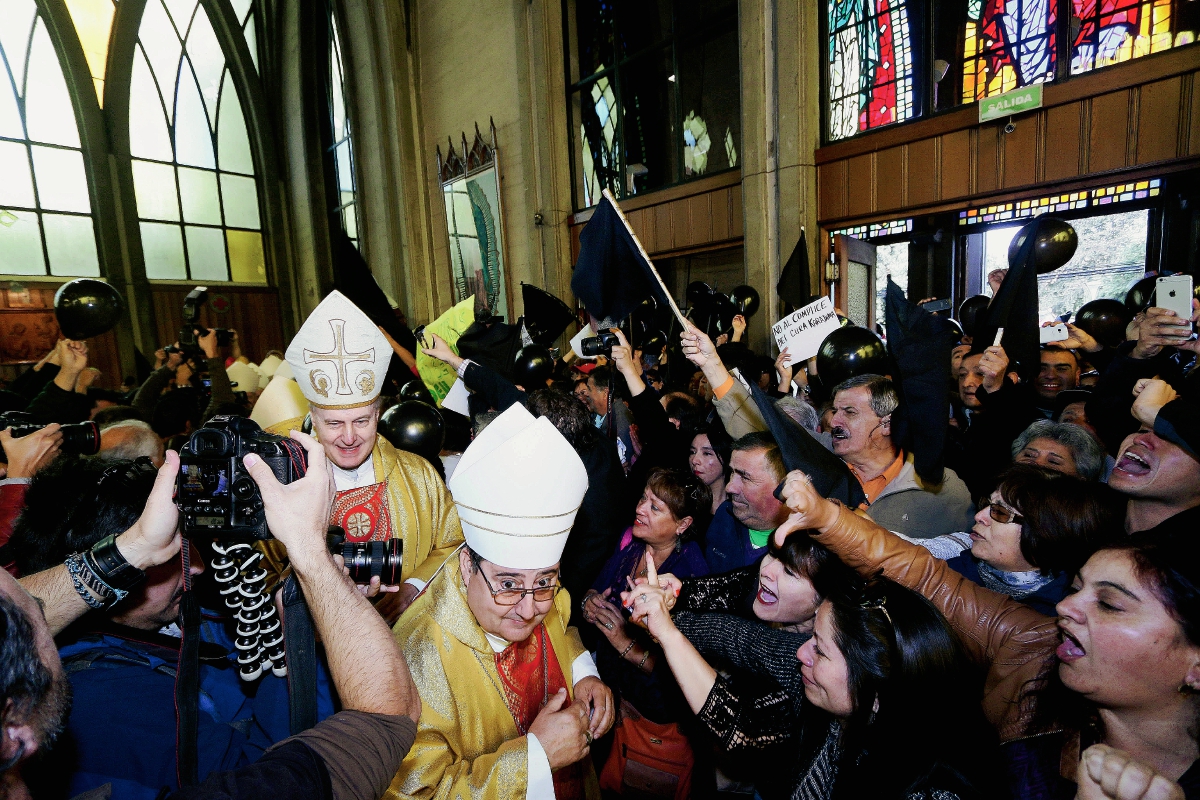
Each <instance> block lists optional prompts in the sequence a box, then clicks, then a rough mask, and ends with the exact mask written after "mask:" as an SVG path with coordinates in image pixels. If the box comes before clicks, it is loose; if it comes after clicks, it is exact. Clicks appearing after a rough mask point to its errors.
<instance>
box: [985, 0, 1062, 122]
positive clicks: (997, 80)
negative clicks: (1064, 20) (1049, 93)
mask: <svg viewBox="0 0 1200 800" xmlns="http://www.w3.org/2000/svg"><path fill="white" fill-rule="evenodd" d="M1056 6H1057V2H1056V0H968V3H967V25H966V31H965V34H964V45H963V89H962V99H963V102H964V103H972V102H974V101H976V100H979V99H981V98H984V97H989V96H991V95H994V94H1000V93H1001V92H1007V91H1009V90H1011V89H1016V88H1019V87H1021V86H1028V85H1030V84H1033V83H1041V82H1043V81H1049V80H1052V79H1053V78H1054V64H1055V55H1054V38H1055V20H1056V18H1057V8H1056Z"/></svg>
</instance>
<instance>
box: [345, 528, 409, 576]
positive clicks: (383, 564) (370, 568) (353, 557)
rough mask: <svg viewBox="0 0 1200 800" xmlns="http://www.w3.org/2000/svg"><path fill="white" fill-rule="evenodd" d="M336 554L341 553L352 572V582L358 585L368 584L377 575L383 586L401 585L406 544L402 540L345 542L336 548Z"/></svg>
mask: <svg viewBox="0 0 1200 800" xmlns="http://www.w3.org/2000/svg"><path fill="white" fill-rule="evenodd" d="M334 552H335V553H341V556H342V559H343V560H344V561H345V563H346V568H347V569H348V570H349V571H350V580H352V581H354V582H355V583H357V584H367V583H370V582H371V578H372V577H373V576H375V575H378V576H379V582H380V584H381V585H383V586H395V585H397V584H399V583H400V578H401V569H402V567H403V566H404V544H403V542H402V541H401V540H400V539H388V540H387V541H386V542H345V543H344V544H341V545H340V546H335V548H334Z"/></svg>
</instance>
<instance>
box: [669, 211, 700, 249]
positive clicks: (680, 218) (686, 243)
mask: <svg viewBox="0 0 1200 800" xmlns="http://www.w3.org/2000/svg"><path fill="white" fill-rule="evenodd" d="M670 208H671V247H672V249H675V250H678V249H679V248H681V247H691V246H692V244H693V243H694V242H695V239H693V238H692V237H691V228H690V227H689V224H688V209H687V201H684V202H682V203H679V202H676V203H671V205H670Z"/></svg>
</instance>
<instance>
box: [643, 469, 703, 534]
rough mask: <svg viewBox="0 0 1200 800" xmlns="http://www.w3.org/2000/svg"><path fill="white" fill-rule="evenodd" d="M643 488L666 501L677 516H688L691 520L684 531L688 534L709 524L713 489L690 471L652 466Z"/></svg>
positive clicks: (681, 517) (672, 512)
mask: <svg viewBox="0 0 1200 800" xmlns="http://www.w3.org/2000/svg"><path fill="white" fill-rule="evenodd" d="M646 489H647V490H648V491H651V492H653V493H654V496H655V497H657V498H658V499H659V500H662V501H663V502H664V503H666V504H667V508H668V509H670V511H671V516H673V517H675V519H676V520H682V519H683V518H684V517H691V518H692V524H691V525H689V526H688V529H687V530H686V531H684V532H683V534H682V538H685V539H686V538H688V536H690V535H691V534H692V533H693V532H694V531H702V530H706V529H707V528H708V518H709V516H711V512H712V490H710V489H709V488H708V487H707V486H705V485H704V482H703V481H701V480H700V479H699V478H697V477H696V476H695V475H693V474H692V473H690V472H684V471H683V470H681V469H667V468H666V467H655V468H654V469H652V470H650V475H649V476H648V477H647V478H646Z"/></svg>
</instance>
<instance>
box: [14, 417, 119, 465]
mask: <svg viewBox="0 0 1200 800" xmlns="http://www.w3.org/2000/svg"><path fill="white" fill-rule="evenodd" d="M44 427H46V424H45V423H42V422H38V421H37V420H35V419H34V418H33V415H32V414H27V413H25V412H24V411H6V412H4V413H3V414H0V430H4V429H5V428H12V436H13V438H14V439H20V438H21V437H22V436H28V435H29V434H31V433H36V432H37V431H40V430H41V429H42V428H44ZM61 431H62V437H63V438H62V444H61V445H60V446H59V452H62V453H66V454H69V455H80V456H91V455H95V454H96V453H98V452H100V427H99V426H98V425H96V423H94V422H92V421H90V420H89V421H88V422H76V423H74V424H73V425H63V426H62V428H61Z"/></svg>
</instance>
